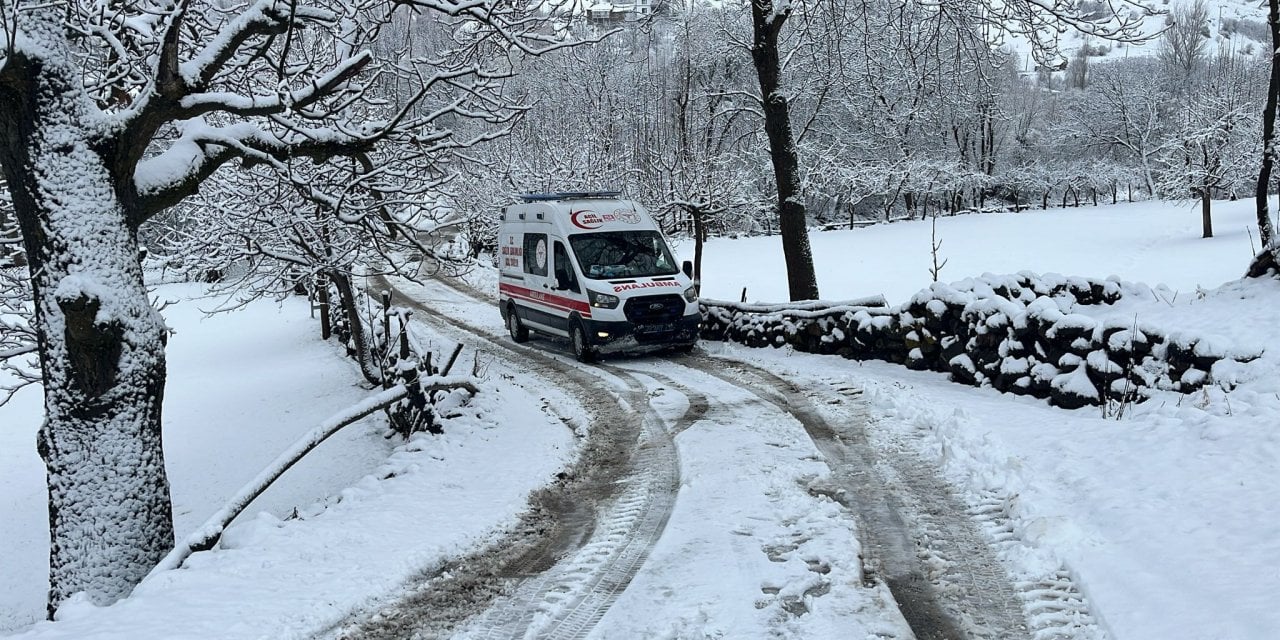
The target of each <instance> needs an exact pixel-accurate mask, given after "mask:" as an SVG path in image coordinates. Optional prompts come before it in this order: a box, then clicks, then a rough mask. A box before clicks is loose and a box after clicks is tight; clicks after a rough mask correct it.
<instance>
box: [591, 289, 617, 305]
mask: <svg viewBox="0 0 1280 640" xmlns="http://www.w3.org/2000/svg"><path fill="white" fill-rule="evenodd" d="M587 298H588V299H590V300H591V306H593V307H599V308H601V309H614V308H617V306H618V296H615V295H610V294H607V293H597V292H595V291H592V290H590V289H587Z"/></svg>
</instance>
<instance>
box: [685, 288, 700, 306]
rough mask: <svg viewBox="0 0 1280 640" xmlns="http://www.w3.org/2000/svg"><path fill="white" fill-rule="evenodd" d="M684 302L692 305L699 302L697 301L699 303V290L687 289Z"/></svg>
mask: <svg viewBox="0 0 1280 640" xmlns="http://www.w3.org/2000/svg"><path fill="white" fill-rule="evenodd" d="M684 301H685V302H688V303H690V304H692V303H694V302H697V301H698V290H697V289H694V288H693V287H689V288H688V289H685V290H684Z"/></svg>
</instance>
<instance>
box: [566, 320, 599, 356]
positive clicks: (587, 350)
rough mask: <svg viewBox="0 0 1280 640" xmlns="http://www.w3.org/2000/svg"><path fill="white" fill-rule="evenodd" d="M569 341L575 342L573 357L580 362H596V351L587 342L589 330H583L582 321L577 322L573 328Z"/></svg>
mask: <svg viewBox="0 0 1280 640" xmlns="http://www.w3.org/2000/svg"><path fill="white" fill-rule="evenodd" d="M569 341H570V342H571V343H573V357H575V358H577V359H578V362H588V363H589V362H595V360H596V352H595V349H592V348H591V345H589V344H587V332H586V331H585V330H583V328H582V323H581V322H575V323H574V325H573V330H572V331H571V332H570V333H569Z"/></svg>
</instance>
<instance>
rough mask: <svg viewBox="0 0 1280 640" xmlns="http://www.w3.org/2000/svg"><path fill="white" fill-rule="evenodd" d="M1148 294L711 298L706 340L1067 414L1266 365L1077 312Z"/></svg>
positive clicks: (988, 284)
mask: <svg viewBox="0 0 1280 640" xmlns="http://www.w3.org/2000/svg"><path fill="white" fill-rule="evenodd" d="M1140 290H1141V291H1144V292H1145V291H1146V289H1145V288H1143V289H1138V287H1137V286H1136V285H1132V284H1127V283H1123V282H1119V281H1115V280H1103V281H1099V280H1088V279H1084V278H1068V277H1063V276H1058V275H1053V274H1046V275H1038V274H1033V273H1029V272H1022V273H1018V274H1016V275H1008V276H994V275H989V274H987V275H983V276H982V277H980V278H971V279H968V280H963V281H960V282H955V283H951V284H942V283H934V284H933V285H932V286H930V287H929V288H928V289H925V290H923V291H921V292H919V293H917V294H916V295H915V296H914V297H913V298H912V299H911V300H910V301H909V302H907V303H906V304H904V305H900V306H897V307H888V306H887V305H886V304H885V303H884V301H883V300H882V299H879V298H869V299H864V300H861V301H853V302H848V303H839V304H827V305H823V304H816V303H804V304H802V305H798V306H797V307H795V308H792V307H788V306H786V305H774V306H763V305H744V304H738V303H732V302H717V301H712V300H704V301H703V312H704V313H703V315H704V321H703V329H702V337H703V338H705V339H710V340H729V341H733V342H739V343H742V344H745V345H747V346H752V347H764V346H771V347H781V346H783V345H790V346H791V347H792V348H795V349H797V350H799V351H805V352H810V353H824V354H837V355H842V356H844V357H847V358H853V359H858V360H887V361H889V362H896V363H899V364H903V365H906V366H907V367H910V368H912V369H921V370H932V371H940V372H944V373H948V374H949V375H950V377H951V379H952V380H953V381H955V382H960V383H964V384H969V385H974V386H983V387H994V388H996V389H998V390H1000V391H1004V392H1009V393H1016V394H1022V395H1030V396H1035V397H1038V398H1045V399H1048V400H1049V402H1050V403H1051V404H1054V405H1057V406H1061V407H1065V408H1079V407H1083V406H1088V405H1100V404H1104V403H1106V402H1112V401H1119V402H1125V401H1128V400H1131V399H1136V398H1142V397H1146V396H1148V395H1149V394H1150V392H1151V391H1152V390H1155V389H1166V390H1173V391H1178V392H1182V393H1189V392H1191V391H1195V390H1198V389H1200V388H1202V387H1203V386H1205V385H1207V384H1227V385H1229V384H1231V381H1232V380H1234V378H1235V368H1237V367H1238V366H1239V365H1240V364H1241V363H1244V362H1249V361H1251V360H1253V359H1255V358H1257V357H1258V355H1260V354H1253V353H1245V354H1241V353H1232V352H1231V350H1230V349H1228V348H1226V347H1225V346H1224V345H1223V344H1221V341H1219V340H1216V339H1214V338H1212V337H1208V336H1193V335H1188V334H1185V333H1180V332H1169V331H1163V330H1161V329H1160V328H1158V327H1154V326H1151V325H1149V324H1147V323H1140V322H1136V321H1132V320H1131V321H1128V322H1122V321H1112V320H1106V321H1099V320H1097V319H1095V318H1094V317H1093V316H1090V315H1086V314H1084V313H1081V312H1080V311H1084V310H1086V309H1083V308H1084V307H1093V306H1098V305H1111V304H1114V303H1115V302H1117V301H1118V300H1120V298H1121V297H1122V296H1125V295H1136V294H1137V293H1138V292H1139V291H1140Z"/></svg>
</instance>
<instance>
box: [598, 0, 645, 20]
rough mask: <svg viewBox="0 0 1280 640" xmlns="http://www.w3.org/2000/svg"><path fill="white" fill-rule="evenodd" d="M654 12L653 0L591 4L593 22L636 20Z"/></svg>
mask: <svg viewBox="0 0 1280 640" xmlns="http://www.w3.org/2000/svg"><path fill="white" fill-rule="evenodd" d="M652 13H653V0H633V1H632V2H619V3H611V2H598V3H596V4H593V5H591V8H590V17H591V21H592V22H634V21H636V20H640V19H643V18H647V17H649V15H651V14H652Z"/></svg>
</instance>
